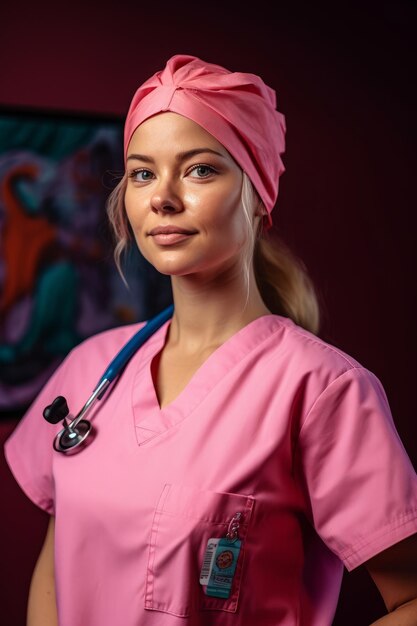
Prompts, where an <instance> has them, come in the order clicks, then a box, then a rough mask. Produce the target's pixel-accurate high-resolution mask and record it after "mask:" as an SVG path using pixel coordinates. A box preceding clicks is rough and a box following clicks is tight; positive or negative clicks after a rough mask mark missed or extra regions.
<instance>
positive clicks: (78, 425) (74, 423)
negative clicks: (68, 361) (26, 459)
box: [43, 305, 174, 453]
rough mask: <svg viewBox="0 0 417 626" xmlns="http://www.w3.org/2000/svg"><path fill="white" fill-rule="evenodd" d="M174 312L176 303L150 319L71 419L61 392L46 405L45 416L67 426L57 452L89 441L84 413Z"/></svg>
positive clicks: (56, 442)
mask: <svg viewBox="0 0 417 626" xmlns="http://www.w3.org/2000/svg"><path fill="white" fill-rule="evenodd" d="M173 312H174V306H173V305H170V306H169V307H168V308H166V309H164V310H163V311H162V312H161V313H159V314H158V315H156V316H155V317H153V318H152V319H150V320H149V321H148V322H147V323H146V324H145V326H143V327H142V328H141V329H140V330H138V332H137V333H135V334H134V335H133V337H132V338H131V339H129V341H128V342H127V343H126V344H125V345H124V346H123V348H122V349H121V350H120V351H119V352H118V353H117V354H116V356H115V357H114V359H113V360H112V362H111V363H110V364H109V366H108V367H107V369H106V371H105V372H104V374H103V376H102V377H101V378H100V380H99V381H98V383H97V385H96V387H95V388H94V391H93V393H92V394H91V396H90V397H89V398H88V400H87V402H86V403H85V405H84V406H83V408H82V409H81V411H80V412H79V413H78V415H76V417H75V418H74V419H72V420H71V421H70V422H68V421H67V419H66V417H67V415H68V414H69V409H68V405H67V401H66V399H65V398H64V397H63V396H58V397H57V398H55V400H54V401H53V402H52V404H50V405H49V406H47V407H45V409H44V411H43V416H44V418H45V419H46V420H47V421H48V422H50V423H51V424H58V422H60V421H61V420H63V425H64V428H63V429H62V430H60V431H59V433H58V434H57V435H56V437H55V439H54V449H55V450H56V451H57V452H66V453H68V452H72V451H74V450H75V449H76V448H78V447H79V446H80V445H81V444H83V443H84V442H85V440H86V439H87V437H88V435H89V434H90V432H91V422H89V421H88V420H86V419H84V417H85V416H86V415H87V413H88V412H89V411H90V410H91V409H92V407H93V406H94V404H95V403H96V401H97V400H101V399H102V397H103V395H104V393H105V392H106V390H107V388H108V386H109V385H110V383H111V382H112V381H113V380H115V378H117V377H118V376H119V375H120V374H121V373H122V371H123V369H124V367H125V366H126V365H127V363H128V361H130V359H131V358H132V356H133V355H134V354H135V353H136V352H137V350H138V349H139V348H140V347H141V346H142V345H143V344H144V343H145V342H146V341H147V340H148V339H149V337H151V336H152V335H153V334H154V333H155V332H156V331H157V330H158V328H160V327H161V326H162V325H163V324H164V323H165V322H167V321H168V320H169V319H170V318H171V317H172V314H173Z"/></svg>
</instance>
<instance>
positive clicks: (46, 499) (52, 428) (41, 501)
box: [4, 353, 71, 515]
mask: <svg viewBox="0 0 417 626" xmlns="http://www.w3.org/2000/svg"><path fill="white" fill-rule="evenodd" d="M70 362H71V353H70V355H68V356H67V357H66V359H65V360H64V361H63V363H62V364H61V365H60V366H59V367H58V368H57V369H56V370H55V372H54V373H53V374H52V376H51V378H50V379H49V381H48V382H47V383H46V385H45V386H44V387H43V389H42V391H41V392H40V393H39V395H38V396H37V398H36V399H35V400H34V402H33V403H32V405H31V407H30V408H29V409H28V411H27V412H26V414H25V415H24V416H23V417H22V418H21V419H20V421H19V423H18V424H17V426H16V428H15V429H14V431H13V432H12V434H11V435H10V436H9V438H8V439H7V441H6V443H5V445H4V451H5V457H6V461H7V463H8V465H9V467H10V469H11V471H12V473H13V475H14V477H15V479H16V481H17V482H18V483H19V485H20V487H21V488H22V490H23V491H24V492H25V494H26V495H27V496H28V497H29V498H30V500H32V502H34V504H36V505H37V506H38V507H40V508H41V509H43V510H44V511H46V512H47V513H49V514H51V515H53V514H54V484H53V476H52V458H53V447H52V446H53V440H54V437H55V435H56V433H57V432H58V430H60V429H61V428H62V424H61V423H60V424H57V425H53V424H50V423H49V422H47V421H46V420H45V419H44V417H43V410H44V408H45V407H46V406H47V405H48V404H51V402H53V400H54V399H55V398H56V396H59V395H62V384H63V380H64V379H65V378H66V375H67V373H68V370H69V368H70Z"/></svg>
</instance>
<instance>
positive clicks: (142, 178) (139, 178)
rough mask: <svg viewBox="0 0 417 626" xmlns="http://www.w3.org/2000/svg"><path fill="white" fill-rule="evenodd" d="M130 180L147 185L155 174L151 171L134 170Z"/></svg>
mask: <svg viewBox="0 0 417 626" xmlns="http://www.w3.org/2000/svg"><path fill="white" fill-rule="evenodd" d="M129 178H133V180H134V181H135V182H137V183H145V182H147V181H148V180H152V178H153V174H152V172H151V171H150V170H145V169H140V170H133V172H131V173H130V174H129Z"/></svg>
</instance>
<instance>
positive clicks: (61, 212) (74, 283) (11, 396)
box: [0, 110, 171, 415]
mask: <svg viewBox="0 0 417 626" xmlns="http://www.w3.org/2000/svg"><path fill="white" fill-rule="evenodd" d="M122 132H123V127H122V122H121V120H118V119H103V118H99V117H93V116H91V117H87V116H78V117H77V116H70V115H68V114H57V113H54V114H51V113H42V112H24V111H18V112H16V111H1V110H0V415H8V414H10V412H14V413H15V412H18V413H19V412H23V411H24V409H25V408H27V406H28V405H29V404H30V403H31V402H32V400H33V399H34V397H35V395H36V394H37V393H38V391H39V390H40V388H41V386H42V385H43V384H44V383H45V382H46V380H47V379H48V377H49V376H50V375H51V373H52V372H53V371H54V370H55V369H56V367H57V366H58V364H59V363H60V361H62V360H63V358H64V357H65V356H66V354H68V352H69V351H70V350H71V349H72V348H73V347H74V346H75V345H76V344H78V343H79V342H80V341H82V340H83V339H85V338H87V337H88V336H91V335H93V334H96V333H97V332H100V331H102V330H105V329H107V328H111V327H114V326H116V325H120V324H127V323H131V322H135V321H139V320H143V319H147V318H148V317H149V316H151V315H153V314H155V313H156V312H158V311H159V310H161V308H163V307H164V306H166V305H167V304H169V303H170V302H171V292H170V284H169V280H168V279H167V277H164V276H161V275H160V274H158V273H157V272H156V271H155V270H154V268H152V266H150V265H149V264H148V263H147V262H146V261H145V259H144V258H143V257H142V256H141V254H140V253H139V252H138V250H137V249H136V247H135V246H132V248H131V249H130V251H129V254H128V256H127V258H126V261H125V275H126V279H127V282H128V284H129V289H127V288H126V287H125V285H124V283H123V281H122V280H121V278H120V276H119V274H118V272H117V270H116V268H115V265H114V261H113V253H112V252H113V251H112V248H113V241H112V238H111V235H110V232H109V228H108V224H107V218H106V211H105V203H106V199H107V197H108V194H109V193H110V191H111V190H112V189H113V187H114V186H115V185H116V184H117V181H118V180H119V179H120V176H121V174H122V171H123V162H122ZM97 374H98V377H99V376H100V374H101V373H100V372H97Z"/></svg>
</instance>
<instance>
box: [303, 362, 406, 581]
mask: <svg viewBox="0 0 417 626" xmlns="http://www.w3.org/2000/svg"><path fill="white" fill-rule="evenodd" d="M295 462H296V471H297V474H298V476H299V478H300V480H301V484H302V489H303V491H304V494H305V498H306V500H307V515H308V516H309V517H310V519H311V522H312V524H313V525H314V528H315V530H316V532H317V533H318V534H319V535H320V537H321V538H322V539H323V541H324V542H325V543H326V545H327V546H328V547H329V548H330V549H331V550H332V551H333V552H334V553H335V554H336V555H337V556H338V557H339V558H340V559H341V560H342V562H343V563H344V564H345V566H346V568H347V569H348V570H352V569H353V568H355V567H357V566H358V565H360V564H361V563H363V562H365V561H366V560H368V559H369V558H371V557H372V556H374V555H375V554H377V553H379V552H381V551H382V550H385V549H386V548H388V547H390V546H391V545H393V544H395V543H397V542H398V541H401V540H402V539H405V538H406V537H408V536H410V535H412V534H413V533H415V532H416V531H417V475H416V472H415V470H414V468H413V466H412V464H411V461H410V459H409V457H408V455H407V453H406V451H405V449H404V446H403V444H402V442H401V440H400V438H399V435H398V433H397V431H396V428H395V425H394V421H393V419H392V415H391V411H390V408H389V405H388V401H387V398H386V395H385V392H384V389H383V387H382V385H381V383H380V381H379V380H378V379H377V377H376V376H375V375H374V374H372V372H369V371H368V370H367V369H365V368H361V367H354V368H352V369H349V370H348V371H346V372H344V373H343V374H341V375H340V376H339V377H338V378H337V379H336V380H334V381H333V382H332V383H331V384H330V385H329V386H328V387H327V388H326V389H325V391H324V392H323V393H322V394H321V395H320V396H319V397H318V399H317V400H316V402H315V403H314V404H313V406H312V408H311V410H310V411H309V414H308V416H307V418H306V419H305V421H304V423H303V426H302V427H301V430H300V434H299V440H298V445H297V450H296V457H295Z"/></svg>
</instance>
